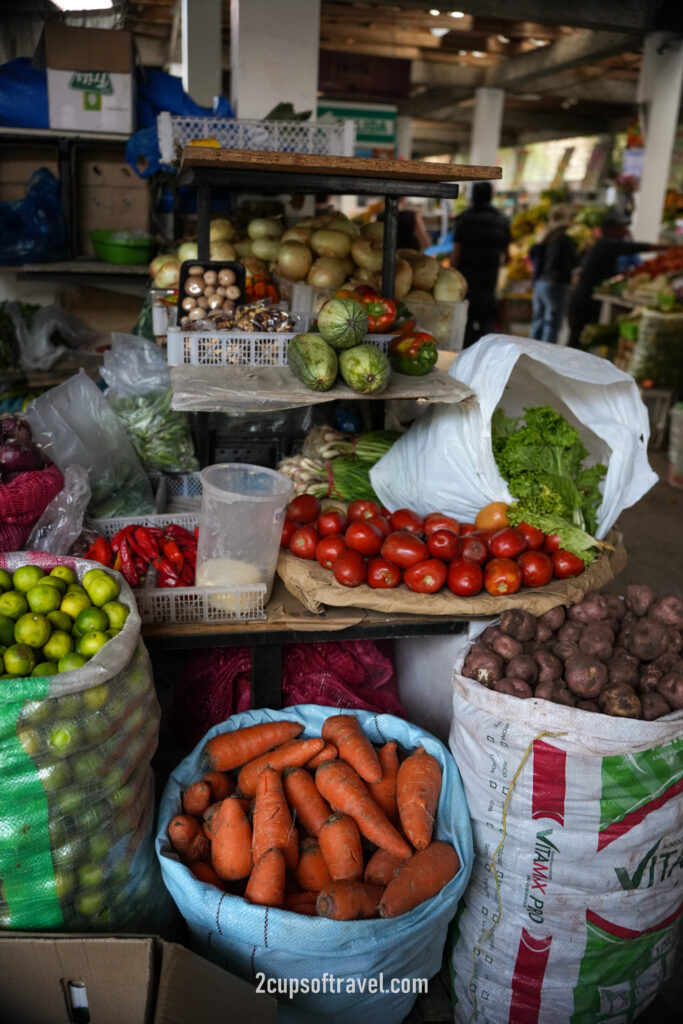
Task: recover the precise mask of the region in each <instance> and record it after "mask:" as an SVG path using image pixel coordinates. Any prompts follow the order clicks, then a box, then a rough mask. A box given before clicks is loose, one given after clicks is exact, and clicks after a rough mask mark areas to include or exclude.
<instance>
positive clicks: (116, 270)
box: [0, 260, 150, 278]
mask: <svg viewBox="0 0 683 1024" xmlns="http://www.w3.org/2000/svg"><path fill="white" fill-rule="evenodd" d="M0 274H21V275H22V276H23V275H27V276H32V277H34V276H35V277H37V276H42V277H57V276H63V275H66V274H69V275H70V274H82V275H89V276H90V277H132V278H135V277H138V278H139V277H149V276H150V273H149V266H148V265H147V263H106V262H105V261H104V260H60V261H57V262H55V263H21V264H18V265H17V266H0Z"/></svg>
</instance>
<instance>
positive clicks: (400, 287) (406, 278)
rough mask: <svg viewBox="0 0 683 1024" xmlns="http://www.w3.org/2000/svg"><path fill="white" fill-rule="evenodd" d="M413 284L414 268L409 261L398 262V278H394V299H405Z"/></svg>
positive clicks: (400, 260) (398, 260) (399, 260)
mask: <svg viewBox="0 0 683 1024" xmlns="http://www.w3.org/2000/svg"><path fill="white" fill-rule="evenodd" d="M412 283H413V268H412V267H411V265H410V263H408V261H407V260H402V259H400V258H399V259H397V260H396V276H395V277H394V298H396V299H404V298H405V297H406V295H407V294H408V292H409V291H410V288H411V285H412Z"/></svg>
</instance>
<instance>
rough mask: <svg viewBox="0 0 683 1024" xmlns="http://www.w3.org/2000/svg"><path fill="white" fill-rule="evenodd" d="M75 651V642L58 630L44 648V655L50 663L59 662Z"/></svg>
mask: <svg viewBox="0 0 683 1024" xmlns="http://www.w3.org/2000/svg"><path fill="white" fill-rule="evenodd" d="M73 649H74V642H73V640H72V638H71V636H70V635H69V634H68V633H65V632H64V631H63V630H61V629H56V630H55V631H54V633H53V634H52V636H51V637H50V639H49V640H48V642H47V643H46V644H45V645H44V646H43V654H44V655H45V657H46V658H47V660H48V661H59V660H60V658H63V657H64V655H66V654H69V653H70V652H71V651H73Z"/></svg>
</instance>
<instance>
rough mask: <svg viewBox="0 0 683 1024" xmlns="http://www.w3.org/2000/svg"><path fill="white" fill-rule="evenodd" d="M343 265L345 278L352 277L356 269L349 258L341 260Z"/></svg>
mask: <svg viewBox="0 0 683 1024" xmlns="http://www.w3.org/2000/svg"><path fill="white" fill-rule="evenodd" d="M342 263H343V265H344V273H345V274H346V276H347V277H353V272H354V270H355V269H356V264H355V263H354V262H353V260H352V259H351V257H350V256H345V257H344V259H343V260H342Z"/></svg>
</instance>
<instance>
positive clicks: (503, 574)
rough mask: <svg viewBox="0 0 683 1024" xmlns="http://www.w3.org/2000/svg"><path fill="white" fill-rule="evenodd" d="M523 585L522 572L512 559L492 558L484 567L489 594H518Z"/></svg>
mask: <svg viewBox="0 0 683 1024" xmlns="http://www.w3.org/2000/svg"><path fill="white" fill-rule="evenodd" d="M521 585H522V570H521V569H520V567H519V566H518V565H517V563H516V562H513V561H512V559H511V558H492V559H491V561H490V562H487V563H486V565H485V566H484V586H485V587H486V589H487V590H488V592H489V594H493V595H494V596H497V595H498V594H516V593H517V591H518V590H519V588H520V587H521Z"/></svg>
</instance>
